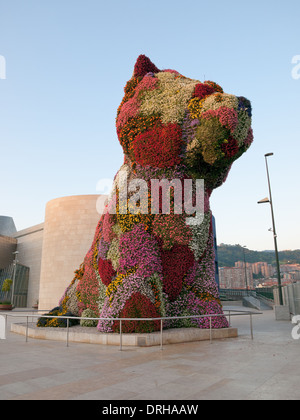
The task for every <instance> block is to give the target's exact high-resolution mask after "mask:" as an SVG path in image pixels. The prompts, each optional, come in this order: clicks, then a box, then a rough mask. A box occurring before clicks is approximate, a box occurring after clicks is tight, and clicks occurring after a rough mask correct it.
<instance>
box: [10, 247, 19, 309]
mask: <svg viewBox="0 0 300 420" xmlns="http://www.w3.org/2000/svg"><path fill="white" fill-rule="evenodd" d="M18 253H19V251H15V252H13V254H14V256H15V259H14V262H13V265H14V268H13V278H12V288H11V304H12V305H13V304H14V291H15V282H16V271H17V262H18V258H17V257H18Z"/></svg>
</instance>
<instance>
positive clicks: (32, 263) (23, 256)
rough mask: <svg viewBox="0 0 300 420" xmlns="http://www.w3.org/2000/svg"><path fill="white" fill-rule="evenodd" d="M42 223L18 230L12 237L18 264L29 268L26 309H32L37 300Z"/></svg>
mask: <svg viewBox="0 0 300 420" xmlns="http://www.w3.org/2000/svg"><path fill="white" fill-rule="evenodd" d="M43 231H44V223H40V224H38V225H35V226H31V227H30V228H28V229H24V230H20V231H18V232H17V233H15V234H14V235H13V236H14V238H15V239H17V241H18V247H17V250H18V251H19V254H18V261H19V263H20V264H23V265H26V266H27V267H29V283H28V295H27V307H29V308H30V307H32V305H34V304H35V303H36V301H37V300H38V298H39V289H40V273H41V258H42V246H43Z"/></svg>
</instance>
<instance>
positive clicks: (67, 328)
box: [67, 318, 69, 347]
mask: <svg viewBox="0 0 300 420" xmlns="http://www.w3.org/2000/svg"><path fill="white" fill-rule="evenodd" d="M67 347H69V318H67Z"/></svg>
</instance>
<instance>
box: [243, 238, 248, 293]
mask: <svg viewBox="0 0 300 420" xmlns="http://www.w3.org/2000/svg"><path fill="white" fill-rule="evenodd" d="M245 248H247V247H246V245H243V251H244V267H245V283H246V295H247V296H249V292H248V282H247V267H246V255H245Z"/></svg>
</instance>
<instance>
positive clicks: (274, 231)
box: [258, 153, 283, 305]
mask: <svg viewBox="0 0 300 420" xmlns="http://www.w3.org/2000/svg"><path fill="white" fill-rule="evenodd" d="M268 156H273V153H266V154H265V162H266V170H267V178H268V187H269V197H270V198H267V197H266V198H263V199H262V200H260V201H258V204H264V203H270V206H271V215H272V225H273V238H274V247H275V258H276V266H277V279H278V280H277V281H278V289H279V302H280V305H283V298H282V289H281V278H280V266H279V258H278V249H277V234H276V229H275V219H274V211H273V202H272V194H271V184H270V177H269V170H268V162H267V157H268Z"/></svg>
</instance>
